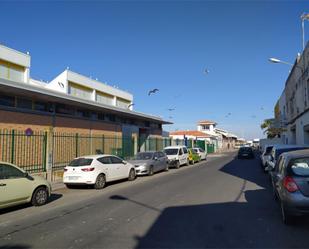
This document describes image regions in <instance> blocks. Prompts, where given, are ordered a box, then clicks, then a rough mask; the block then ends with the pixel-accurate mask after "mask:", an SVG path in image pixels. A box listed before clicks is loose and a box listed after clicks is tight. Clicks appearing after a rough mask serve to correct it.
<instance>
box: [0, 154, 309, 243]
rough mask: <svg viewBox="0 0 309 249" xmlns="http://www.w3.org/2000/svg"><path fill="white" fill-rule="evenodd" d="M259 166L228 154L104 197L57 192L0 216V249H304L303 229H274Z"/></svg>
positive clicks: (113, 189)
mask: <svg viewBox="0 0 309 249" xmlns="http://www.w3.org/2000/svg"><path fill="white" fill-rule="evenodd" d="M269 187H270V185H269V181H268V178H267V177H266V175H265V174H264V173H263V172H262V171H261V169H260V166H259V161H258V160H238V159H235V153H226V154H223V155H218V156H213V157H211V158H209V160H208V161H207V162H202V163H199V164H196V165H193V166H187V167H186V166H185V167H182V168H180V169H179V170H176V169H171V170H170V171H169V172H162V173H158V174H156V175H154V176H151V177H147V176H146V177H139V178H138V179H136V180H135V181H134V182H127V181H121V182H117V183H114V184H110V185H109V186H107V187H106V188H105V189H103V190H94V189H87V188H77V189H70V190H69V189H62V190H58V191H56V192H55V193H54V194H53V196H52V201H51V202H50V203H48V204H47V205H45V206H42V207H31V206H29V205H25V206H22V207H17V208H11V209H7V210H4V211H2V212H1V213H0V248H176V247H182V248H205V247H206V248H207V247H217V248H219V247H220V248H222V247H224V248H235V247H237V248H248V247H249V248H261V247H262V248H265V247H268V248H269V247H273V248H274V247H275V248H284V247H303V248H307V247H308V246H309V236H308V233H309V222H308V219H307V218H302V219H298V220H297V222H296V223H295V224H294V225H293V226H285V225H283V223H282V222H281V217H280V212H279V206H278V204H277V203H276V202H275V201H274V200H273V199H272V194H271V191H270V189H269Z"/></svg>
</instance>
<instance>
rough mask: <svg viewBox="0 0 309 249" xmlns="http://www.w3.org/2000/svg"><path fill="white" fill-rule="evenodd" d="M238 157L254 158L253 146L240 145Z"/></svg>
mask: <svg viewBox="0 0 309 249" xmlns="http://www.w3.org/2000/svg"><path fill="white" fill-rule="evenodd" d="M238 158H239V159H242V158H247V159H248V158H249V159H250V158H251V159H252V158H254V153H253V150H252V148H251V147H240V148H239V150H238Z"/></svg>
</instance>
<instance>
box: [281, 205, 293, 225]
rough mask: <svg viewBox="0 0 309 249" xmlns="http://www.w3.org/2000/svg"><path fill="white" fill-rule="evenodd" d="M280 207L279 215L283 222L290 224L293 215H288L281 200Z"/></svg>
mask: <svg viewBox="0 0 309 249" xmlns="http://www.w3.org/2000/svg"><path fill="white" fill-rule="evenodd" d="M280 208H281V217H282V221H283V223H284V224H285V225H291V224H292V222H293V216H292V215H290V214H289V213H288V212H287V211H286V209H285V207H284V205H283V203H282V201H281V202H280Z"/></svg>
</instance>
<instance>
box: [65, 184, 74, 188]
mask: <svg viewBox="0 0 309 249" xmlns="http://www.w3.org/2000/svg"><path fill="white" fill-rule="evenodd" d="M65 186H66V187H67V188H73V186H72V185H71V184H65Z"/></svg>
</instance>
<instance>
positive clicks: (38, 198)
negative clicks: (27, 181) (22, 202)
mask: <svg viewBox="0 0 309 249" xmlns="http://www.w3.org/2000/svg"><path fill="white" fill-rule="evenodd" d="M47 200H48V190H47V188H46V187H39V188H37V189H36V190H35V191H34V193H33V195H32V199H31V204H32V205H33V206H42V205H44V204H46V202H47Z"/></svg>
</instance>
